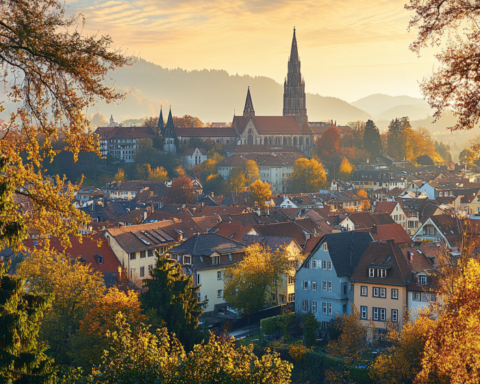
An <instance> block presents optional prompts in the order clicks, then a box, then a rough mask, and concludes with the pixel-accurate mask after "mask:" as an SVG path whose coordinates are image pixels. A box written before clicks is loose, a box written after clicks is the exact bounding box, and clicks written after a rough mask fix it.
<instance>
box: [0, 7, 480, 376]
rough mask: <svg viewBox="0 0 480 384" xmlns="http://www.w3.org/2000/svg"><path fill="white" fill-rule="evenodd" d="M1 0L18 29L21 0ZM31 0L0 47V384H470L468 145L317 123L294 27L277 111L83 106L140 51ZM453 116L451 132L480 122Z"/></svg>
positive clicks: (114, 97)
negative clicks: (123, 112) (4, 88)
mask: <svg viewBox="0 0 480 384" xmlns="http://www.w3.org/2000/svg"><path fill="white" fill-rule="evenodd" d="M427 2H428V3H434V2H433V1H427ZM7 3H8V5H2V7H4V8H5V9H4V11H5V12H7V11H8V14H9V15H10V16H9V17H10V18H11V20H16V21H15V23H16V25H19V24H20V21H21V20H23V18H24V17H25V15H24V13H23V12H27V11H24V10H22V9H23V8H22V9H21V7H20V5H19V3H25V4H24V5H25V6H27V7H28V2H27V1H24V0H21V1H19V2H18V3H15V4H14V3H13V2H7ZM414 3H415V2H414V1H412V2H411V5H410V7H411V10H414V11H416V8H415V4H414ZM447 3H449V2H447ZM35 4H36V7H34V8H32V9H33V10H32V11H28V12H32V14H31V15H30V16H29V17H28V19H30V18H33V16H34V13H35V12H38V14H39V15H41V17H38V18H37V21H36V23H34V25H33V27H32V28H34V29H38V31H39V32H38V33H40V31H43V32H42V33H44V35H42V36H43V39H45V42H44V43H42V44H43V45H41V46H39V47H38V52H37V51H35V50H33V51H31V49H30V48H28V47H27V48H22V47H20V48H18V47H17V48H14V49H13V50H12V53H9V55H11V56H12V57H15V55H17V56H18V57H17V58H15V59H11V60H10V61H8V60H7V59H5V58H3V57H0V61H1V62H2V63H3V65H5V66H12V68H16V69H13V73H14V74H15V73H17V72H15V71H18V70H19V69H21V70H22V71H23V75H22V76H24V78H25V80H24V81H25V87H24V88H20V87H17V86H12V89H11V92H12V93H11V94H9V96H8V97H10V98H12V100H15V102H18V101H20V100H23V101H24V102H25V106H24V107H19V108H18V110H16V112H12V115H11V116H10V117H9V116H8V114H6V113H4V114H2V119H3V120H2V122H1V136H0V149H1V154H0V261H1V263H2V264H1V268H0V293H1V294H0V297H1V300H0V311H1V312H0V328H1V329H2V331H1V332H0V356H1V358H0V378H1V379H0V381H1V382H6V383H7V382H8V383H24V382H28V383H30V382H31V383H33V382H35V383H37V382H38V383H78V384H80V383H152V384H153V383H180V382H181V383H216V382H222V383H223V382H229V383H240V382H242V383H243V382H249V383H291V382H305V383H311V384H313V383H359V384H361V383H414V382H415V383H431V382H435V383H476V382H478V380H479V378H480V368H479V364H478V363H479V358H480V356H479V355H478V351H477V345H478V342H479V341H480V339H479V333H478V326H479V318H480V317H479V309H478V299H479V298H480V274H479V273H478V271H479V268H480V264H479V260H478V258H479V252H478V249H479V243H478V240H479V239H480V158H479V155H478V146H479V145H480V141H478V142H472V145H465V146H464V147H463V148H459V147H458V145H456V144H453V141H452V142H450V141H447V140H444V139H443V138H444V137H445V136H442V139H440V137H439V136H438V135H437V136H438V137H437V136H433V135H432V134H431V132H430V131H429V129H427V128H425V127H419V126H414V125H413V124H412V120H413V119H410V117H409V116H404V115H398V116H397V117H395V118H392V119H389V121H388V123H381V124H383V125H382V127H380V126H377V123H378V122H376V121H375V119H373V118H371V119H370V118H368V119H364V120H358V119H357V120H349V119H348V118H345V116H342V115H341V114H338V113H337V112H334V111H332V115H331V117H330V119H328V120H325V121H310V120H309V117H308V113H309V112H310V111H307V97H308V95H307V93H306V91H305V82H306V81H308V80H304V77H303V75H302V68H301V64H302V61H301V60H300V53H301V52H302V41H301V39H300V35H299V31H300V28H298V29H296V28H293V36H292V37H291V41H288V43H287V42H285V44H284V45H285V47H287V45H288V49H285V52H284V56H285V61H284V63H283V64H282V65H283V67H285V69H286V72H285V80H284V83H283V97H282V100H283V105H280V104H279V105H278V108H277V110H278V115H275V116H270V115H263V114H262V108H261V107H260V108H259V107H257V106H256V105H257V104H256V96H257V93H256V89H255V87H254V86H251V87H250V86H247V87H246V88H245V89H243V90H242V91H241V96H242V98H244V103H243V105H232V106H231V108H232V109H233V110H234V111H241V110H242V109H241V108H243V112H241V113H238V112H234V113H233V117H232V119H231V121H226V122H208V123H205V122H203V121H202V116H195V113H194V112H192V113H191V114H185V115H183V116H176V115H175V108H176V106H175V105H169V104H167V103H164V102H161V103H159V104H158V105H157V107H158V108H157V107H156V108H157V109H156V112H158V113H156V114H155V115H154V116H145V117H143V118H138V119H124V120H123V121H120V122H117V121H115V120H116V117H115V115H114V114H113V113H110V114H109V115H110V118H109V120H107V118H106V117H105V116H104V115H102V114H101V113H98V112H97V113H95V114H91V115H89V116H87V117H88V119H83V117H82V116H83V115H82V113H83V112H82V108H83V109H85V108H86V106H87V105H88V103H90V101H88V100H89V98H93V97H98V98H101V99H103V100H104V101H107V102H109V103H110V102H119V103H121V102H122V97H123V96H122V95H120V94H118V93H116V91H115V89H113V88H110V87H108V86H106V85H103V84H102V82H101V79H100V78H101V77H102V76H106V74H107V72H108V71H109V70H110V69H112V68H115V67H118V68H121V67H122V66H127V65H133V66H135V63H134V62H131V61H129V60H130V59H129V58H127V57H124V56H123V55H122V54H120V53H118V52H112V53H107V50H106V48H108V45H109V44H110V42H109V41H106V40H105V41H102V40H98V41H97V40H85V41H83V42H82V44H85V46H87V45H88V47H87V48H85V46H83V47H82V46H81V44H80V43H78V42H77V41H76V40H75V39H77V38H78V39H83V37H75V36H73V35H72V37H71V38H72V40H70V37H68V38H67V37H63V38H62V37H59V36H60V35H57V32H56V30H55V29H56V28H55V27H53V26H52V25H56V27H59V26H61V25H66V26H73V25H74V24H68V23H75V22H76V21H74V20H73V19H72V20H70V21H66V20H63V19H62V17H63V16H61V15H59V14H55V12H54V11H52V10H48V9H49V7H51V6H52V5H51V4H50V5H49V2H48V1H45V0H38V1H37V0H36V1H35ZM42 7H45V8H43V10H41V8H42ZM438 7H441V5H439V6H438ZM477 8H478V7H477ZM25 9H26V8H25ZM418 12H421V10H418ZM475 12H478V10H477V11H475ZM420 14H421V13H420ZM54 15H56V16H54ZM475 15H476V14H475ZM27 16H28V15H27ZM419 17H420V16H419ZM422 17H424V18H425V20H424V21H422V22H424V23H428V22H431V20H430V19H429V17H433V16H429V15H425V14H422ZM458 17H460V16H458ZM465 17H470V16H465ZM472 17H476V16H472ZM52 18H53V19H52ZM416 22H417V23H420V21H419V20H417V21H416ZM52 23H53V24H52ZM63 23H66V24H63ZM452 28H453V27H452ZM0 29H1V30H4V29H5V30H6V31H7V30H8V34H11V36H10V35H9V37H8V39H11V41H18V45H19V46H22V44H24V41H26V40H22V39H23V38H22V37H21V34H19V35H18V36H17V34H16V33H17V32H15V31H14V30H11V29H9V28H6V27H5V26H1V25H0ZM6 33H7V32H6ZM422 33H423V32H422ZM422 33H420V35H419V36H420V37H419V39H422V38H423V39H427V37H428V36H426V35H425V36H423V35H422ZM425 33H426V32H425ZM430 33H432V34H433V33H435V32H430ZM475 33H476V32H475ZM19 36H20V37H19ZM65 36H67V35H65ZM422 36H423V37H422ZM29 38H30V37H29ZM428 38H434V37H428ZM3 39H7V37H4V38H3V37H0V41H2V44H3ZM51 42H55V44H58V46H60V44H65V46H67V45H68V46H69V49H72V50H77V49H78V50H79V52H82V54H81V55H80V54H79V56H78V57H76V58H72V57H70V56H69V55H68V54H66V53H65V52H63V51H62V50H59V49H56V48H55V49H54V48H52V47H53V46H54V45H50V44H53V43H51ZM25 44H27V43H25ZM28 44H30V43H28ZM28 44H27V45H28ZM77 44H80V45H78V46H77ZM418 44H419V45H421V44H426V43H425V42H424V41H423V40H421V42H420V43H418ZM4 45H5V44H4ZM7 45H8V46H9V47H10V45H11V46H16V44H13V43H11V44H10V43H9V44H6V45H5V46H7ZM9 47H8V48H5V50H8V49H10V48H9ZM412 49H420V48H415V47H414V48H412ZM477 49H478V48H477ZM2 50H3V48H2ZM15 50H16V51H15ZM19 50H20V51H22V50H23V51H24V52H26V53H25V54H21V53H19ZM84 50H85V51H84ZM89 50H90V51H91V53H89V54H84V53H85V52H87V51H89ZM42 52H45V53H42ZM52 52H55V53H52ZM22 55H23V56H22ZM29 55H31V57H30V56H29ZM56 55H58V56H56ZM63 55H65V56H63ZM89 55H93V56H95V59H92V57H93V56H89ZM12 60H13V61H12ZM32 60H33V61H35V60H38V67H37V66H35V67H34V68H33V67H30V64H29V63H30V62H31V61H32ZM12 63H14V64H12ZM15 63H16V64H15ZM304 64H305V63H304ZM36 65H37V64H36ZM32 68H33V69H32ZM41 71H44V74H43V75H42V76H40V77H38V76H39V73H40V72H41ZM49 71H52V72H49ZM51 73H57V75H51ZM444 75H445V74H444ZM445 76H446V75H445ZM4 77H5V78H7V77H8V76H7V75H5V76H4ZM64 80H65V83H63V81H64ZM5 81H6V80H5ZM445 81H446V80H445ZM476 81H477V82H478V80H476ZM29 83H32V84H35V86H32V87H31V88H30V86H29V85H28V84H29ZM476 85H477V86H478V84H476ZM76 87H78V88H76ZM425 87H426V88H425V89H426V91H425V92H426V95H427V96H431V95H434V96H431V97H434V98H436V100H438V99H440V98H441V97H443V96H441V95H440V94H439V93H438V92H441V91H438V90H436V91H435V92H437V93H434V91H432V90H429V88H428V87H427V86H425ZM428 92H431V93H428ZM445 92H446V91H445ZM458 92H461V91H458ZM446 97H447V96H445V98H446ZM459 98H460V96H459ZM23 101H22V102H23ZM448 102H449V103H453V101H451V100H450V101H448ZM432 103H433V104H435V103H437V104H435V105H437V107H438V108H440V107H439V106H438V105H439V104H438V103H440V102H439V101H436V102H435V103H434V102H432ZM445 103H447V101H445ZM433 104H432V105H433ZM465 104H467V103H466V102H465V103H464V104H462V107H461V108H468V106H465ZM0 107H1V104H0ZM49 108H50V109H51V111H50V110H49ZM452 108H453V107H452ZM459 108H460V107H459ZM2 109H3V107H2V108H0V112H1V111H2ZM474 109H475V108H474ZM47 110H49V112H45V111H47ZM26 111H27V112H26ZM455 111H456V112H455V113H456V116H457V117H458V121H459V122H458V123H457V125H458V126H455V127H453V128H452V135H455V134H457V133H456V132H455V130H460V129H471V128H473V127H474V126H476V124H477V122H478V119H479V118H480V112H478V110H475V112H472V111H471V110H469V111H464V110H462V109H456V110H455ZM310 113H311V112H310ZM327 113H328V111H327ZM462 113H463V114H462ZM311 114H312V113H311ZM472 114H475V116H472ZM52 119H53V120H52ZM337 122H338V124H337ZM461 124H463V126H460V125H461ZM378 125H380V124H378ZM475 129H476V128H475Z"/></svg>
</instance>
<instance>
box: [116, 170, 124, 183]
mask: <svg viewBox="0 0 480 384" xmlns="http://www.w3.org/2000/svg"><path fill="white" fill-rule="evenodd" d="M113 179H114V180H116V181H125V172H123V169H122V168H118V172H117V173H116V174H115V177H114V178H113Z"/></svg>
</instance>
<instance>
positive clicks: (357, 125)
mask: <svg viewBox="0 0 480 384" xmlns="http://www.w3.org/2000/svg"><path fill="white" fill-rule="evenodd" d="M347 125H348V126H349V127H350V129H351V130H350V132H348V133H346V134H345V135H344V136H343V138H342V145H343V146H344V147H350V148H357V149H363V148H364V140H363V137H364V135H365V122H364V121H350V122H349V123H348V124H347Z"/></svg>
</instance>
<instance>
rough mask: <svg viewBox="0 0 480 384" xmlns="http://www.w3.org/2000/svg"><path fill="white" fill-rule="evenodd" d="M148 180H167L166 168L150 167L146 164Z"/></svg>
mask: <svg viewBox="0 0 480 384" xmlns="http://www.w3.org/2000/svg"><path fill="white" fill-rule="evenodd" d="M147 179H148V180H152V181H167V180H168V173H167V170H166V169H165V168H163V167H156V168H155V169H152V168H151V167H150V164H148V177H147Z"/></svg>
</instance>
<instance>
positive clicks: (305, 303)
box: [302, 299, 308, 312]
mask: <svg viewBox="0 0 480 384" xmlns="http://www.w3.org/2000/svg"><path fill="white" fill-rule="evenodd" d="M302 312H308V300H305V299H304V300H302Z"/></svg>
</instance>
